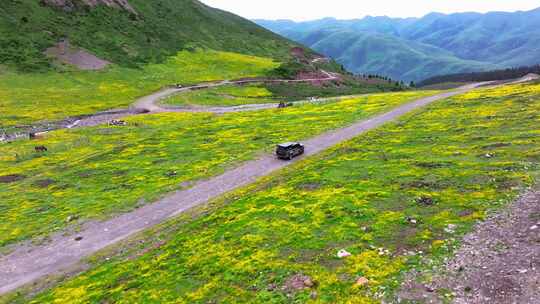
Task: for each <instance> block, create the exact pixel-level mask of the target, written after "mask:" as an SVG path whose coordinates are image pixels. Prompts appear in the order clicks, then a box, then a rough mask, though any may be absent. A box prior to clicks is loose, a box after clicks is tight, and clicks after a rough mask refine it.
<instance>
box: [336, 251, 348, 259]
mask: <svg viewBox="0 0 540 304" xmlns="http://www.w3.org/2000/svg"><path fill="white" fill-rule="evenodd" d="M351 255H352V254H351V253H350V252H348V251H347V250H345V249H341V250H340V251H338V253H337V256H338V258H340V259H342V258H346V257H349V256H351Z"/></svg>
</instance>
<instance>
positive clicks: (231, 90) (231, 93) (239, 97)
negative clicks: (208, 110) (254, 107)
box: [162, 84, 279, 106]
mask: <svg viewBox="0 0 540 304" xmlns="http://www.w3.org/2000/svg"><path fill="white" fill-rule="evenodd" d="M276 102H279V99H278V98H273V97H272V92H270V91H269V90H268V89H267V88H265V87H263V86H261V85H257V84H250V85H243V86H222V87H216V88H211V89H207V90H198V91H189V92H184V93H182V94H178V95H174V96H171V97H169V98H166V99H164V100H163V101H162V103H163V104H165V105H174V106H240V105H246V104H258V103H276Z"/></svg>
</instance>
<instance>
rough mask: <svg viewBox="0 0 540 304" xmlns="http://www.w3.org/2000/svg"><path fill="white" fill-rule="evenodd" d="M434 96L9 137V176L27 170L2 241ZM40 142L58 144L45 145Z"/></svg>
mask: <svg viewBox="0 0 540 304" xmlns="http://www.w3.org/2000/svg"><path fill="white" fill-rule="evenodd" d="M429 94H433V92H406V93H395V94H375V95H371V96H363V97H357V98H351V99H345V100H342V101H339V102H335V103H328V104H324V105H315V104H309V105H307V104H306V105H302V106H295V107H291V108H287V109H284V110H279V109H272V110H265V111H258V112H244V113H230V114H226V115H212V114H207V113H191V114H190V113H168V114H159V115H145V116H137V117H132V118H131V119H129V120H128V123H129V124H128V126H126V127H112V126H99V127H93V128H84V129H75V130H62V131H56V132H52V133H49V134H48V135H47V136H46V137H45V138H44V139H39V140H36V141H16V142H13V143H11V144H5V145H1V146H0V167H2V168H5V169H3V170H2V174H1V175H2V176H9V175H16V176H18V178H17V180H16V181H13V182H9V183H0V210H2V212H1V213H0V223H1V224H0V246H3V245H6V244H8V243H13V242H17V241H20V240H23V239H27V238H29V237H35V236H39V235H46V234H49V233H51V232H54V231H58V230H62V229H64V228H65V227H66V226H67V225H70V224H73V223H68V221H67V218H68V217H70V216H71V217H74V216H77V217H79V218H80V219H81V220H85V219H95V218H102V217H104V216H108V215H111V214H113V213H115V212H123V211H128V210H132V209H133V208H135V207H136V206H138V205H142V204H145V203H148V202H152V201H153V200H155V199H156V198H158V197H159V196H160V195H161V194H163V193H167V192H170V191H173V190H176V189H178V188H181V187H184V186H185V185H188V184H189V183H190V182H192V181H194V180H198V179H202V178H207V177H209V176H212V175H215V174H218V173H220V172H223V170H225V169H226V168H228V167H230V166H233V165H235V164H237V163H238V162H239V161H242V160H246V159H250V158H252V157H254V156H255V155H256V153H257V152H260V151H262V150H267V151H269V150H270V149H271V148H273V147H274V145H275V144H276V143H279V142H282V141H290V140H300V139H304V138H308V137H311V136H314V135H317V134H320V133H321V132H323V131H327V130H330V129H335V128H338V127H342V126H345V125H347V124H350V123H352V122H354V121H357V120H359V119H362V118H367V117H370V116H372V115H374V114H376V113H380V112H383V111H387V110H389V109H391V108H393V107H395V106H397V105H400V104H403V103H405V102H407V101H411V100H413V99H417V98H420V97H423V96H426V95H429ZM307 125H309V127H306V126H307ZM38 145H44V146H46V147H47V148H48V152H46V153H36V152H35V151H34V147H35V146H38ZM23 177H24V178H23ZM21 178H22V179H21Z"/></svg>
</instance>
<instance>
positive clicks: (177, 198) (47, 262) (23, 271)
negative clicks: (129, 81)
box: [0, 83, 484, 294]
mask: <svg viewBox="0 0 540 304" xmlns="http://www.w3.org/2000/svg"><path fill="white" fill-rule="evenodd" d="M483 84H484V83H482V84H472V85H467V86H464V87H461V88H459V89H457V90H455V91H451V92H445V93H441V94H438V95H434V96H431V97H427V98H423V99H419V100H416V101H414V102H411V103H408V104H405V105H402V106H399V107H397V108H395V109H394V110H392V111H390V112H387V113H384V114H380V115H378V116H375V117H373V118H371V119H368V120H364V121H360V122H357V123H354V124H352V125H350V126H349V127H346V128H343V129H339V130H335V131H331V132H328V133H324V134H322V135H320V136H317V137H315V138H312V139H310V140H307V141H305V142H304V144H305V146H306V154H305V155H304V156H302V157H299V158H298V159H296V160H294V161H292V162H285V161H280V160H277V159H276V158H275V157H274V156H273V155H265V156H262V157H261V158H259V159H256V160H253V161H249V162H246V163H244V164H242V165H240V166H239V167H237V168H235V169H232V170H230V171H227V172H226V173H224V174H222V175H220V176H216V177H213V178H210V179H209V180H205V181H201V182H199V183H197V184H195V185H194V186H193V187H192V188H190V189H187V190H181V191H177V192H174V193H171V194H170V195H168V196H166V197H164V198H163V199H161V200H159V201H157V202H155V203H153V204H149V205H146V206H144V207H142V208H139V209H136V210H134V211H132V212H129V213H125V214H123V215H120V216H118V217H115V218H112V219H110V220H107V221H103V222H92V223H88V224H86V225H84V227H82V229H81V231H80V233H78V234H77V235H76V237H77V239H79V241H76V240H75V239H74V236H65V235H63V234H57V235H56V236H53V237H52V240H51V242H49V243H47V244H44V245H37V246H30V247H19V248H17V249H15V250H14V251H13V252H11V253H10V254H8V255H4V256H1V257H0V294H3V293H6V292H9V291H13V290H15V289H17V288H19V287H21V286H23V285H25V284H29V283H31V282H33V281H35V280H38V279H39V278H41V277H43V276H47V275H51V274H57V273H61V272H62V271H63V270H64V271H65V270H66V269H67V268H69V267H71V266H73V265H76V264H77V263H78V262H79V261H80V260H81V259H83V258H85V257H87V256H90V255H92V254H95V253H96V252H97V251H99V250H101V249H103V248H105V247H107V246H110V245H113V244H115V243H117V242H119V241H121V240H123V239H126V238H127V237H129V236H131V235H133V234H135V233H137V232H140V231H142V230H144V229H147V228H150V227H152V226H155V225H157V224H159V223H162V222H163V221H166V220H168V219H170V218H172V217H174V216H176V215H178V214H180V213H182V212H184V211H186V210H188V209H191V208H193V207H195V206H198V205H202V204H204V203H206V202H208V201H210V200H212V199H214V198H216V197H219V196H221V195H223V194H225V193H227V192H230V191H233V190H235V189H238V188H241V187H243V186H246V185H249V184H251V183H253V182H255V181H256V180H257V179H259V178H261V177H263V176H266V175H268V174H270V173H272V172H275V171H276V170H279V169H281V168H284V167H286V166H289V165H290V164H293V163H295V162H297V161H300V160H302V159H303V158H305V157H309V156H311V155H314V154H317V153H319V152H321V151H324V150H325V149H328V148H330V147H332V146H335V145H337V144H339V143H341V142H344V141H346V140H349V139H352V138H354V137H356V136H358V135H360V134H363V133H365V132H367V131H369V130H372V129H375V128H377V127H379V126H381V125H383V124H385V123H388V122H391V121H393V120H395V119H397V118H399V117H400V116H402V115H404V114H407V113H409V112H411V111H413V110H416V109H419V108H421V107H423V106H426V105H428V104H430V103H433V102H435V101H438V100H441V99H445V98H448V97H451V96H455V95H459V94H463V93H466V92H468V91H470V90H473V89H475V88H476V87H478V86H480V85H483ZM169 93H170V92H169V91H166V92H161V93H160V94H155V95H154V96H153V97H152V98H148V99H146V100H143V101H141V104H142V106H145V107H146V106H147V105H151V104H152V101H154V100H157V99H159V98H160V96H165V95H166V94H169ZM155 110H158V111H159V108H156V109H155Z"/></svg>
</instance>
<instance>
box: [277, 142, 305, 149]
mask: <svg viewBox="0 0 540 304" xmlns="http://www.w3.org/2000/svg"><path fill="white" fill-rule="evenodd" d="M299 144H300V143H297V142H287V143H282V144H279V145H278V147H281V148H288V147H290V146H296V145H299Z"/></svg>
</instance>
